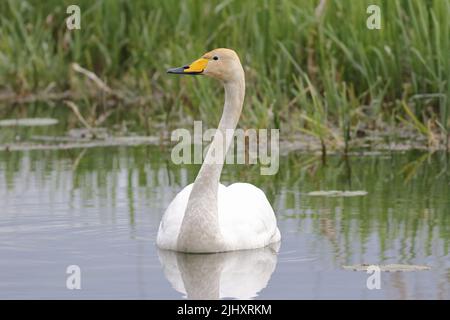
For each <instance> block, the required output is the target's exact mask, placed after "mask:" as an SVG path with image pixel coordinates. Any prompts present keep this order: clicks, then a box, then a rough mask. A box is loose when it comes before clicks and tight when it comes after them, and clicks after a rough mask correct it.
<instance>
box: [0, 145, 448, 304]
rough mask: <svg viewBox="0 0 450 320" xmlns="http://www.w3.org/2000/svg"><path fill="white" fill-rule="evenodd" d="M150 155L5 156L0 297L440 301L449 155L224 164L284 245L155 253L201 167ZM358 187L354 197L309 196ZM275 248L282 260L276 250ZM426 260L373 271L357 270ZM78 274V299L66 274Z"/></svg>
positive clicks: (1, 163)
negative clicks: (264, 199) (261, 200)
mask: <svg viewBox="0 0 450 320" xmlns="http://www.w3.org/2000/svg"><path fill="white" fill-rule="evenodd" d="M169 155H170V150H167V149H164V148H162V149H161V148H159V147H133V148H97V149H87V150H79V149H74V150H68V151H29V152H10V153H7V152H0V298H43V299H47V298H69V299H80V298H87V299H89V298H100V299H104V298H113V299H116V298H117V299H119V298H120V299H122V298H136V299H163V298H169V299H180V298H185V297H187V296H188V297H189V298H205V297H207V298H217V297H235V298H256V299H283V298H286V299H303V298H306V299H317V298H324V299H333V298H343V299H354V298H358V299H359V298H361V299H386V298H387V299H433V298H437V299H449V298H450V259H449V244H450V241H449V239H450V228H449V227H450V196H449V194H450V193H449V191H450V185H449V183H450V178H449V173H448V164H449V162H448V159H447V158H446V157H445V155H444V154H438V153H435V154H433V155H428V154H423V153H418V152H408V153H403V154H400V153H399V154H385V155H379V156H353V157H350V158H349V159H348V161H346V160H344V159H343V158H342V157H339V156H335V157H331V158H329V160H328V164H327V166H326V167H324V166H322V164H321V162H320V159H318V158H316V157H314V156H311V155H307V154H290V155H289V156H287V157H283V158H282V159H281V163H280V171H279V174H278V175H276V176H272V177H270V176H269V177H267V176H266V177H264V176H260V175H259V168H258V167H251V166H226V168H225V171H224V173H223V175H222V181H223V182H224V183H225V184H229V183H230V182H234V181H246V182H251V183H253V184H255V185H257V186H259V187H261V188H262V189H263V190H264V191H265V192H266V194H267V196H268V198H269V201H270V202H271V203H272V204H273V207H274V209H275V212H276V214H277V217H278V223H279V227H280V230H281V234H282V238H283V240H282V243H281V246H280V248H266V249H261V250H251V251H242V252H236V253H227V254H215V255H185V254H175V253H171V252H161V251H158V250H157V248H156V246H155V238H156V232H157V228H158V224H159V221H160V218H161V216H162V214H163V212H164V209H165V208H166V206H167V205H168V204H169V202H170V201H171V199H172V198H173V197H174V196H175V195H176V193H177V192H178V191H179V190H180V189H181V188H182V187H183V186H185V185H187V184H188V183H190V182H192V181H193V179H194V178H195V175H196V173H197V170H198V168H199V167H198V166H175V165H173V164H172V163H171V162H170V158H169ZM333 189H334V190H366V191H368V195H367V196H360V197H353V198H339V197H338V198H324V197H311V196H308V195H307V193H308V192H310V191H317V190H333ZM277 250H278V253H277ZM361 263H367V264H389V263H401V264H417V265H428V266H430V267H431V270H429V271H420V272H395V273H382V274H381V289H380V290H368V289H367V287H366V280H367V278H368V276H369V275H368V274H366V273H365V272H355V271H347V270H344V269H343V268H342V266H343V265H352V264H361ZM69 265H78V266H79V267H80V268H81V290H68V289H67V288H66V279H67V277H68V276H69V275H68V274H66V269H67V267H68V266H69Z"/></svg>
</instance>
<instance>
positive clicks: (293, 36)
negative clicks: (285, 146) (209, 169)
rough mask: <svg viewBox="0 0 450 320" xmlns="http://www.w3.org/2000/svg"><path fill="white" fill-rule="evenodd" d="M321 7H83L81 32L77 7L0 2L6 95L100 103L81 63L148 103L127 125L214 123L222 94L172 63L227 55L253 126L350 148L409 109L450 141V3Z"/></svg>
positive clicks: (131, 112)
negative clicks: (73, 25)
mask: <svg viewBox="0 0 450 320" xmlns="http://www.w3.org/2000/svg"><path fill="white" fill-rule="evenodd" d="M318 2H319V1H313V0H302V1H298V0H279V1H269V0H261V1H251V0H248V1H237V0H234V1H233V0H221V1H195V0H188V1H178V0H165V1H156V0H155V1H145V0H134V1H125V0H123V1H122V0H117V1H109V0H103V1H102V0H98V1H92V0H80V1H77V3H78V4H79V6H80V8H81V13H82V17H81V30H77V31H69V30H67V28H66V27H65V18H66V17H67V14H66V13H65V11H66V8H67V6H68V5H69V4H72V1H70V0H64V1H60V0H48V1H40V0H19V1H14V0H5V1H1V2H0V39H1V41H0V91H10V92H14V93H16V94H18V95H26V94H30V93H34V92H40V91H44V90H46V89H47V90H50V89H51V90H53V91H65V90H69V91H71V92H75V93H77V95H76V97H77V99H78V100H79V102H80V103H81V104H82V105H83V106H84V107H83V108H90V107H91V106H92V105H93V104H95V103H97V102H98V100H99V95H98V94H97V95H96V94H94V95H93V94H92V92H91V91H92V90H90V88H89V86H90V85H89V84H86V83H83V80H82V79H80V76H79V75H77V74H74V72H73V71H71V68H70V63H71V62H77V63H78V64H80V65H81V66H82V67H84V68H86V69H88V70H91V71H93V72H95V73H96V74H97V75H98V76H99V77H100V78H101V79H103V80H104V81H105V82H106V83H108V85H110V86H111V87H112V88H113V89H115V90H121V91H123V92H126V93H127V94H129V95H132V96H150V97H151V99H148V100H146V101H145V103H143V104H141V105H139V104H137V105H136V106H134V107H129V108H127V109H126V112H124V108H122V109H120V108H119V109H118V112H122V113H121V115H122V116H124V117H125V119H137V120H138V122H139V124H140V125H141V126H149V125H151V124H152V123H151V122H153V123H160V122H162V121H163V122H169V119H172V118H177V119H186V118H195V119H198V118H202V119H204V120H206V121H208V122H209V123H210V124H211V125H213V124H214V123H215V122H216V121H217V119H218V117H219V113H220V109H221V108H220V104H221V95H220V94H218V93H220V92H221V90H220V88H218V86H217V85H216V84H215V83H213V82H210V81H204V80H199V79H196V80H193V79H186V78H178V77H170V76H166V75H165V69H166V68H167V67H170V66H177V65H181V64H184V63H187V62H189V61H191V60H193V59H195V58H197V57H198V56H199V55H201V54H202V53H203V52H205V51H206V50H210V49H213V48H215V47H230V48H234V49H235V50H236V51H237V52H238V53H239V54H240V55H241V59H242V61H243V63H244V64H245V70H246V76H247V87H248V95H247V99H246V106H245V111H244V114H243V117H242V121H241V125H242V126H244V127H246V126H259V127H280V128H281V129H282V132H283V131H284V132H296V130H299V129H303V130H306V131H308V132H311V133H313V134H314V135H317V136H318V137H319V139H323V140H324V141H325V142H326V143H328V142H329V141H331V142H333V141H334V142H333V143H335V140H336V139H337V140H341V141H343V142H344V144H343V145H344V146H348V141H349V140H350V139H352V136H353V135H354V133H355V131H356V130H357V128H361V127H364V128H374V127H376V126H377V124H378V123H379V122H380V121H381V122H389V121H391V120H392V118H395V123H401V121H400V119H398V118H397V117H398V116H400V117H401V118H402V119H410V118H409V116H408V114H407V113H406V112H405V109H404V107H403V106H404V104H405V103H406V104H407V105H408V106H409V108H410V109H411V112H412V113H413V115H414V117H415V118H416V119H417V121H419V122H420V123H422V124H423V125H425V126H427V123H429V122H430V123H432V127H433V128H434V129H435V130H437V131H438V132H440V133H442V134H443V135H445V136H447V140H448V134H449V129H450V111H449V108H450V106H449V104H450V101H449V98H448V97H449V94H450V81H449V74H450V58H449V52H450V1H449V0H427V1H405V0H392V1H387V0H386V1H380V0H370V1H369V0H360V1H351V0H343V1H328V2H326V5H325V7H324V11H323V15H322V16H320V17H318V16H316V15H315V9H316V6H317V5H318ZM370 4H378V5H379V6H380V7H381V13H382V29H381V30H369V29H367V28H366V19H367V17H368V14H367V13H366V9H367V7H368V5H370ZM49 86H50V87H49ZM100 103H101V102H100ZM107 107H108V106H107V105H103V106H102V108H107ZM102 108H98V110H99V111H98V112H101V110H102ZM96 110H97V109H96ZM0 112H1V109H0ZM0 114H1V113H0ZM149 122H150V123H149ZM410 123H411V124H412V125H414V123H415V122H413V121H410ZM330 132H338V137H337V138H336V137H335V138H333V135H331V136H330ZM333 134H334V133H333ZM330 137H331V138H330ZM328 140H329V141H328ZM337 140H336V141H337Z"/></svg>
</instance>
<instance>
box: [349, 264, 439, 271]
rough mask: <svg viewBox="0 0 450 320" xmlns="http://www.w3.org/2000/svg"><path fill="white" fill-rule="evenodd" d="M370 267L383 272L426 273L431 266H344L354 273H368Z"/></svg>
mask: <svg viewBox="0 0 450 320" xmlns="http://www.w3.org/2000/svg"><path fill="white" fill-rule="evenodd" d="M370 266H375V267H378V268H380V271H383V272H410V271H424V270H430V269H431V267H429V266H421V265H413V264H385V265H370V264H355V265H353V266H342V268H344V269H345V270H352V271H367V269H368V268H369V267H370Z"/></svg>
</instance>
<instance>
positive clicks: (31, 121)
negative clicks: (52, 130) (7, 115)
mask: <svg viewBox="0 0 450 320" xmlns="http://www.w3.org/2000/svg"><path fill="white" fill-rule="evenodd" d="M57 123H58V120H57V119H52V118H22V119H5V120H0V127H35V126H52V125H54V124H57Z"/></svg>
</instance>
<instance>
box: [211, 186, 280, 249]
mask: <svg viewBox="0 0 450 320" xmlns="http://www.w3.org/2000/svg"><path fill="white" fill-rule="evenodd" d="M218 204H219V224H220V230H221V233H222V235H223V237H224V240H225V243H226V244H227V247H229V250H240V249H253V248H261V247H264V246H267V245H269V244H270V243H274V242H278V241H279V240H280V232H279V230H278V227H277V221H276V217H275V214H274V212H273V209H272V206H271V205H270V203H269V201H268V200H267V197H266V195H265V194H264V192H263V191H262V190H261V189H259V188H257V187H255V186H254V185H252V184H249V183H234V184H232V185H230V186H228V187H225V186H223V185H219V197H218Z"/></svg>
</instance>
